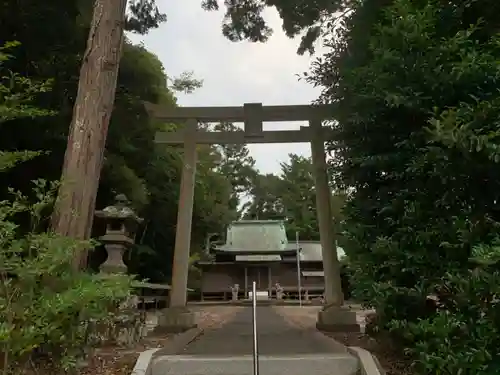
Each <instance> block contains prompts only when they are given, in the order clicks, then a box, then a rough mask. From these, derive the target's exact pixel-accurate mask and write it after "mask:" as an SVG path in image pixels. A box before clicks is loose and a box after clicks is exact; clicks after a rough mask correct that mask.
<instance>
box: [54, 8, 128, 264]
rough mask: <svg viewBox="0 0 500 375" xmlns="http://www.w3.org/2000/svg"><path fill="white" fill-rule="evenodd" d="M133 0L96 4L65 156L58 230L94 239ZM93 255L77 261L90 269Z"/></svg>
mask: <svg viewBox="0 0 500 375" xmlns="http://www.w3.org/2000/svg"><path fill="white" fill-rule="evenodd" d="M126 5H127V0H95V3H94V9H93V17H92V23H91V27H90V32H89V37H88V39H87V48H86V51H85V55H84V57H83V61H82V66H81V70H80V79H79V83H78V92H77V96H76V100H75V105H74V108H73V119H72V121H71V126H70V130H69V135H68V145H67V148H66V153H65V156H64V165H63V170H62V176H61V186H60V188H59V194H58V198H57V201H56V204H55V208H54V212H53V215H52V221H51V226H52V230H53V231H54V232H56V233H58V234H60V235H64V236H68V237H72V238H75V239H82V240H86V239H88V238H89V237H90V234H91V228H92V223H93V219H94V209H95V200H96V196H97V190H98V187H99V178H100V174H101V168H102V162H103V155H104V149H105V145H106V136H107V133H108V126H109V121H110V117H111V113H112V111H113V106H114V101H115V91H116V84H117V78H118V70H119V65H120V59H121V55H122V48H123V39H124V26H125V10H126ZM86 261H87V251H82V253H81V254H80V255H79V256H78V257H77V259H75V266H77V267H79V268H81V267H82V266H85V265H86Z"/></svg>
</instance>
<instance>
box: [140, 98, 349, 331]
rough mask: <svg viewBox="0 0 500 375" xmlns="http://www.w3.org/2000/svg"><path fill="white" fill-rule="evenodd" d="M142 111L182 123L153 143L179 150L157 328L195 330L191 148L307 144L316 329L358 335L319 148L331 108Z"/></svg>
mask: <svg viewBox="0 0 500 375" xmlns="http://www.w3.org/2000/svg"><path fill="white" fill-rule="evenodd" d="M146 108H147V110H148V112H149V113H150V114H151V115H152V117H154V118H157V119H160V120H165V121H184V122H186V126H185V128H184V129H183V130H182V131H176V132H160V133H157V135H156V142H157V143H166V144H183V145H184V166H183V169H182V177H181V187H180V196H179V209H178V214H177V228H176V238H175V249H174V267H173V272H172V289H171V295H170V305H169V308H168V309H166V311H165V314H163V316H162V318H161V319H160V322H159V324H160V325H161V326H162V327H163V328H164V329H169V330H173V331H181V330H184V329H189V328H191V327H193V326H195V318H194V315H193V314H192V313H190V312H189V309H187V307H186V301H187V281H188V269H189V251H190V246H191V224H192V217H193V200H194V185H195V176H196V145H197V144H227V143H231V144H237V143H240V144H242V143H294V142H310V144H311V151H312V162H313V169H314V179H315V189H316V206H317V213H318V223H319V232H320V240H321V246H322V255H323V269H324V275H325V276H324V277H325V299H326V306H325V307H324V308H323V310H322V311H321V312H320V313H319V315H318V322H317V327H318V329H322V330H328V331H358V332H359V325H358V323H357V320H356V313H355V312H353V311H350V310H349V309H345V308H344V307H343V302H344V301H343V295H342V288H341V284H340V267H339V261H338V259H337V256H336V254H337V251H336V248H335V232H334V228H333V220H332V218H333V215H332V211H331V190H330V186H329V182H328V175H327V164H326V159H325V147H324V142H325V140H327V139H329V138H328V137H329V135H330V133H331V130H329V129H328V128H324V127H323V126H322V120H324V119H328V118H331V112H332V109H331V107H330V106H326V105H323V106H310V105H294V106H266V107H263V106H262V104H260V103H250V104H245V105H244V106H243V107H206V108H204V107H177V108H162V107H161V106H158V105H153V104H149V103H146ZM263 121H273V122H274V121H308V122H309V126H308V127H301V128H300V130H290V131H263V129H262V123H263ZM199 122H243V123H244V124H245V127H244V131H242V132H206V131H198V123H199Z"/></svg>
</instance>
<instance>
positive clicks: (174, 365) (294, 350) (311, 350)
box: [153, 306, 358, 375]
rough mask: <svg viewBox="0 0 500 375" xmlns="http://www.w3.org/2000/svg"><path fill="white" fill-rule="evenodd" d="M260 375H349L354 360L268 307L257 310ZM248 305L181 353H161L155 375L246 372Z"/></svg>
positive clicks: (250, 341)
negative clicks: (168, 354) (163, 354)
mask: <svg viewBox="0 0 500 375" xmlns="http://www.w3.org/2000/svg"><path fill="white" fill-rule="evenodd" d="M257 330H258V343H259V367H260V375H283V374H286V375H304V374H314V375H351V374H355V373H356V371H357V369H358V367H357V366H358V363H357V360H356V359H355V358H354V357H352V356H351V355H350V354H349V353H348V352H347V350H346V348H345V347H344V346H343V345H342V344H340V343H337V342H335V341H333V340H332V339H329V338H327V337H325V336H323V335H322V334H321V333H319V332H317V331H316V330H315V329H314V328H312V327H301V326H297V325H294V324H291V323H290V322H289V321H287V320H286V319H285V318H284V317H283V316H281V315H280V314H279V313H277V312H276V311H275V310H274V309H273V308H272V307H270V306H261V307H258V308H257ZM252 348H253V339H252V309H251V308H250V307H247V308H243V309H242V310H241V311H238V312H236V313H235V314H234V315H233V316H231V317H230V319H229V320H228V321H227V322H226V323H225V324H223V325H220V326H214V327H211V328H208V329H206V330H205V332H204V333H203V334H202V335H201V336H200V337H199V338H198V339H196V340H195V341H194V342H192V343H191V344H189V345H188V346H187V347H186V348H185V350H184V352H183V353H182V355H177V356H162V357H159V358H158V359H157V360H156V361H155V365H154V366H153V367H154V368H153V375H250V374H252V373H253V362H252V360H253V358H252Z"/></svg>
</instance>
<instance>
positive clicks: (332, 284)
mask: <svg viewBox="0 0 500 375" xmlns="http://www.w3.org/2000/svg"><path fill="white" fill-rule="evenodd" d="M321 126H322V125H321V120H311V121H309V127H310V128H311V130H312V131H313V136H312V139H311V156H312V164H313V174H314V185H315V186H314V187H315V191H316V212H317V215H318V226H319V236H320V241H321V255H322V257H323V273H324V279H325V292H324V293H325V300H326V306H325V308H324V309H323V310H321V311H320V312H319V313H318V320H317V322H316V327H317V328H318V329H319V330H324V331H337V332H353V331H354V332H359V330H360V327H359V324H358V323H357V319H356V313H355V312H353V311H350V310H348V309H344V308H343V307H342V305H343V303H344V296H343V293H342V285H341V279H340V264H339V260H338V258H337V246H336V236H335V228H334V226H333V219H334V218H333V215H332V192H331V189H330V184H329V181H328V170H327V168H328V167H327V164H326V155H325V141H324V137H323V136H322V134H321Z"/></svg>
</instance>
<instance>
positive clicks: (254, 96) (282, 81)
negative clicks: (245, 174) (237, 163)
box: [130, 0, 319, 173]
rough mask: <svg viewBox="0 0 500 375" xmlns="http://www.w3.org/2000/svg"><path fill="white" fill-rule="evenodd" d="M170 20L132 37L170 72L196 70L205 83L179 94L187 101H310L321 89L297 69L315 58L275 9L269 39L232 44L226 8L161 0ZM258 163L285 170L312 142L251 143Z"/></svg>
mask: <svg viewBox="0 0 500 375" xmlns="http://www.w3.org/2000/svg"><path fill="white" fill-rule="evenodd" d="M157 3H158V5H159V7H160V9H161V11H162V12H164V13H167V16H168V21H167V22H166V23H165V24H163V25H162V26H161V27H160V28H159V29H157V30H154V31H153V32H151V33H150V34H148V35H146V36H136V35H134V36H130V38H131V39H132V41H133V42H143V43H144V45H145V46H146V47H147V48H148V49H149V50H150V51H151V52H153V53H155V54H156V55H157V56H158V57H159V59H160V60H161V61H162V63H163V65H164V67H165V72H166V73H167V75H169V76H177V75H179V74H180V73H182V72H184V71H193V72H194V74H195V76H196V78H198V79H202V80H203V87H202V88H201V89H199V90H197V91H196V92H194V93H193V94H189V95H183V94H179V95H178V97H179V104H180V105H181V106H240V105H243V103H252V102H260V103H262V104H263V105H280V104H281V105H288V104H309V103H311V102H312V101H313V100H314V99H316V98H317V96H318V94H319V92H318V90H315V89H314V88H312V87H311V86H310V85H308V84H307V83H305V82H303V81H300V82H299V81H298V78H297V74H301V73H302V72H304V71H306V70H308V68H309V64H310V62H311V58H310V57H309V56H308V55H306V56H298V55H297V54H296V49H297V46H298V41H297V40H291V39H288V38H287V37H286V36H285V35H284V34H283V32H282V31H281V21H280V19H279V17H278V15H277V13H276V12H275V11H274V9H273V10H268V11H267V12H266V19H267V21H268V23H269V25H270V26H271V27H272V28H273V29H274V35H273V36H272V37H271V38H270V40H269V41H268V42H267V43H265V44H253V43H247V42H242V43H232V42H230V41H228V40H227V39H226V38H224V36H223V35H222V33H221V21H222V17H223V11H222V10H221V11H219V12H205V11H203V10H202V9H201V7H200V3H201V0H182V1H172V0H157ZM301 125H305V124H304V123H300V122H295V123H267V124H264V130H270V129H271V128H272V129H275V130H279V129H294V128H298V127H299V126H301ZM249 147H250V149H251V153H252V156H253V157H254V158H255V159H256V161H257V168H258V169H259V170H260V171H261V172H263V173H273V172H274V173H275V172H278V171H279V169H280V168H279V164H280V163H281V162H284V161H287V159H288V156H287V155H288V154H289V153H297V154H301V155H306V156H309V155H310V149H309V145H308V144H263V145H250V146H249Z"/></svg>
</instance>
